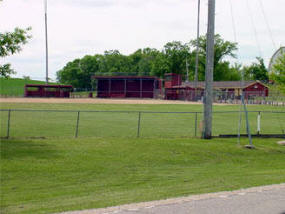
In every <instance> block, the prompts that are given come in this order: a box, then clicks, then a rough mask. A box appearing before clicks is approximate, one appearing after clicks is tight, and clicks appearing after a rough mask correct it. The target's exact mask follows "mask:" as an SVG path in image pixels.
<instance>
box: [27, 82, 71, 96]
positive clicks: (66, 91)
mask: <svg viewBox="0 0 285 214" xmlns="http://www.w3.org/2000/svg"><path fill="white" fill-rule="evenodd" d="M72 91H73V87H72V86H71V85H36V84H29V85H25V97H69V96H70V92H72Z"/></svg>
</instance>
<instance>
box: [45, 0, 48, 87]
mask: <svg viewBox="0 0 285 214" xmlns="http://www.w3.org/2000/svg"><path fill="white" fill-rule="evenodd" d="M44 6H45V43H46V44H45V45H46V84H48V32H47V0H44Z"/></svg>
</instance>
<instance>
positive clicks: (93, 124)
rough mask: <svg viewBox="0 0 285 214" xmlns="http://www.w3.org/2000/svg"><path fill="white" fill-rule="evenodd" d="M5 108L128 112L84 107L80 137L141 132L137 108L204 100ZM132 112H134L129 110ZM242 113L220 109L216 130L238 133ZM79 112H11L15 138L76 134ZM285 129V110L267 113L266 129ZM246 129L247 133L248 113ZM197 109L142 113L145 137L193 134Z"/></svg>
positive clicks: (0, 115)
mask: <svg viewBox="0 0 285 214" xmlns="http://www.w3.org/2000/svg"><path fill="white" fill-rule="evenodd" d="M283 108H284V107H280V106H279V107H278V106H275V107H272V106H249V107H248V109H249V110H250V111H283V112H284V109H283ZM1 109H28V110H31V109H34V110H68V111H72V110H73V111H102V110H104V111H126V112H125V113H116V112H111V113H110V112H97V113H96V112H81V113H80V121H79V130H78V136H79V137H136V136H137V131H138V113H137V112H138V111H144V112H151V111H152V112H157V111H158V112H202V111H203V109H202V105H135V104H128V105H110V104H43V103H17V104H12V103H2V104H1ZM238 110H239V106H235V105H228V106H214V111H215V112H227V111H238ZM128 111H130V112H128ZM257 114H258V113H257V112H254V113H250V114H249V120H250V127H251V132H252V133H253V134H255V133H256V132H257ZM197 116H198V120H197V127H196V130H197V136H198V137H199V136H200V123H201V120H202V114H198V115H197ZM0 118H1V130H0V136H2V137H5V136H6V135H7V123H8V112H7V111H6V112H0ZM238 119H239V113H238V112H235V113H215V114H214V116H213V134H214V135H216V136H217V135H219V134H237V130H238ZM76 124H77V112H43V111H35V112H15V111H13V112H11V121H10V136H11V137H63V138H65V137H74V136H75V132H76ZM282 130H283V131H284V130H285V113H283V114H276V113H262V115H261V133H263V134H282ZM242 133H246V129H245V119H244V117H243V123H242ZM193 136H195V114H179V113H171V114H167V113H165V114H161V113H143V114H141V122H140V137H165V138H167V137H193Z"/></svg>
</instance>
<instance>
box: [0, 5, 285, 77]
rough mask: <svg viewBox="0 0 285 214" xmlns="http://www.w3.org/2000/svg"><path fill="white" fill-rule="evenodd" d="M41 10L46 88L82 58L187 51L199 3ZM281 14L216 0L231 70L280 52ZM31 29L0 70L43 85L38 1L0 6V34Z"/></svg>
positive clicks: (283, 39)
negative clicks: (176, 47) (233, 46)
mask: <svg viewBox="0 0 285 214" xmlns="http://www.w3.org/2000/svg"><path fill="white" fill-rule="evenodd" d="M47 2H48V7H47V11H48V42H49V76H50V78H51V79H52V80H55V79H56V72H57V71H58V70H60V69H62V68H63V67H64V66H65V65H66V63H67V62H69V61H72V60H74V59H76V58H81V57H83V56H85V55H94V54H103V53H104V51H105V50H114V49H116V50H119V51H120V52H121V53H122V54H131V53H133V52H134V51H136V50H137V49H139V48H145V47H152V48H156V49H159V50H161V49H162V48H163V46H164V45H165V44H166V43H167V42H170V41H181V42H183V43H186V42H189V41H190V40H192V39H195V37H196V28H197V2H198V0H47ZM247 2H248V4H247ZM207 3H208V0H201V26H200V27H201V34H206V31H207ZM231 5H232V10H231ZM261 5H263V7H261ZM284 8H285V1H284V0H272V1H268V0H216V30H215V31H216V33H219V34H220V35H221V36H222V37H223V38H224V39H226V40H229V41H237V42H238V44H239V45H238V47H239V51H238V59H231V61H232V63H235V62H238V63H243V64H250V63H252V62H254V61H256V60H255V58H256V57H258V56H261V57H263V58H264V59H265V62H266V63H268V62H269V60H270V58H271V56H272V55H273V54H274V52H275V51H276V50H277V49H278V48H279V47H280V46H282V45H283V46H284V45H285V22H284V20H285V13H284ZM231 11H232V12H231ZM265 17H266V18H265ZM233 20H234V21H233ZM233 23H235V25H233ZM29 26H31V27H32V31H31V34H32V39H30V41H29V42H28V43H27V44H26V45H25V46H23V50H22V51H21V52H20V53H18V54H15V55H13V56H8V57H6V58H4V59H3V58H2V59H0V60H1V62H0V63H1V64H2V63H11V64H12V67H13V69H14V70H15V71H16V72H17V74H16V75H15V77H23V76H30V77H31V78H32V79H38V80H44V79H45V31H44V0H4V1H3V2H1V3H0V32H2V33H3V32H7V31H13V29H14V28H15V27H20V28H26V27H29ZM233 26H235V28H234V27H233ZM234 29H235V31H236V34H234ZM235 38H236V39H235Z"/></svg>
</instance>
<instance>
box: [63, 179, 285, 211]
mask: <svg viewBox="0 0 285 214" xmlns="http://www.w3.org/2000/svg"><path fill="white" fill-rule="evenodd" d="M196 213H197V214H212V213H213V214H285V183H284V184H279V185H271V186H262V187H254V188H249V189H242V190H236V191H232V192H219V193H210V194H202V195H193V196H189V197H182V198H174V199H167V200H161V201H152V202H145V203H137V204H129V205H122V206H116V207H109V208H103V209H94V210H84V211H74V212H65V213H64V214H196ZM62 214H63V213H62Z"/></svg>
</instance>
